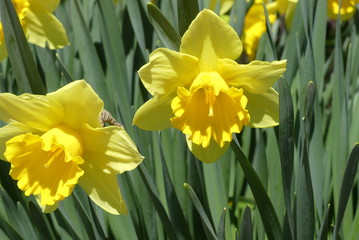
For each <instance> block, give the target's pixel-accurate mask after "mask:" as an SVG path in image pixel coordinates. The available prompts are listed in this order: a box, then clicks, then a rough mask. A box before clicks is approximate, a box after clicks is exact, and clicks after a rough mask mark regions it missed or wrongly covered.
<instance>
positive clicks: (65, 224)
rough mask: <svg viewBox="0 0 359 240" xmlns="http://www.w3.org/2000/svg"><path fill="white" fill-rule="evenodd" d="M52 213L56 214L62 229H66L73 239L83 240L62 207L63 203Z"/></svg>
mask: <svg viewBox="0 0 359 240" xmlns="http://www.w3.org/2000/svg"><path fill="white" fill-rule="evenodd" d="M52 214H54V216H55V219H56V221H57V224H58V225H59V227H60V228H61V229H63V230H64V231H66V232H67V234H68V235H69V236H71V239H74V240H81V238H80V237H79V235H78V233H77V232H76V231H75V229H74V226H73V225H72V224H71V221H70V219H69V218H68V217H67V216H66V214H65V213H64V210H63V209H62V208H61V205H60V207H59V208H58V209H57V210H56V211H55V212H53V213H52Z"/></svg>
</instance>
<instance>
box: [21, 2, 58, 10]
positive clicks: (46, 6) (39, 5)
mask: <svg viewBox="0 0 359 240" xmlns="http://www.w3.org/2000/svg"><path fill="white" fill-rule="evenodd" d="M28 2H29V3H30V7H31V9H36V10H41V11H47V12H54V11H55V10H56V8H57V6H58V5H59V4H60V0H28Z"/></svg>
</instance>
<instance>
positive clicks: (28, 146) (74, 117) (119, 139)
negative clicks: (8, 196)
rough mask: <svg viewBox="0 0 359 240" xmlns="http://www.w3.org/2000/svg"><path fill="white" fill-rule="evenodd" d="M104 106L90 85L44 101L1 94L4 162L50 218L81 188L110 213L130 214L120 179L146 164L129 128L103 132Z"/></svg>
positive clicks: (67, 88)
mask: <svg viewBox="0 0 359 240" xmlns="http://www.w3.org/2000/svg"><path fill="white" fill-rule="evenodd" d="M102 110H103V102H102V100H101V99H100V98H99V97H98V96H97V94H96V93H95V92H94V91H93V89H92V88H91V87H90V85H88V84H87V83H86V82H85V81H84V80H78V81H75V82H72V83H70V84H68V85H66V86H65V87H63V88H61V89H59V90H57V91H55V92H52V93H49V94H47V95H46V96H43V95H32V94H23V95H20V96H15V95H13V94H10V93H1V94H0V119H1V120H2V121H5V122H7V123H8V125H6V126H4V127H3V128H0V158H1V159H4V160H6V161H8V162H9V163H10V164H11V169H10V176H11V177H12V178H13V179H15V180H17V181H18V182H17V185H18V187H19V188H20V189H21V190H22V191H24V192H25V195H26V196H29V195H31V194H33V195H35V196H36V199H37V201H38V203H39V204H40V206H41V207H42V209H43V211H44V212H50V211H53V210H55V209H56V208H57V206H58V203H59V201H61V200H63V199H65V198H66V197H68V196H69V195H70V194H71V192H72V190H73V188H74V187H75V186H76V184H79V185H80V186H81V188H83V189H84V191H85V192H86V193H87V194H88V195H89V196H90V198H91V199H92V200H93V201H94V202H95V203H96V204H97V205H99V206H100V207H102V208H103V209H104V210H106V211H108V212H110V213H112V214H126V213H127V209H126V205H125V202H124V200H123V198H122V196H121V193H120V191H119V187H118V182H117V176H116V174H117V173H123V172H125V171H129V170H132V169H134V168H136V167H137V165H138V164H139V163H141V161H142V160H143V157H142V156H141V155H140V154H139V152H138V151H137V148H136V146H135V144H134V143H133V142H132V140H131V138H130V137H129V136H128V135H127V133H126V132H125V130H124V129H123V127H119V126H107V127H103V126H102V124H101V121H100V113H101V111H102Z"/></svg>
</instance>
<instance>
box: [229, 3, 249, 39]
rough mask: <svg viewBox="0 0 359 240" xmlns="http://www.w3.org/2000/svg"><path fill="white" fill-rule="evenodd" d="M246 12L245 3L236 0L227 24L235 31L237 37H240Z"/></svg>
mask: <svg viewBox="0 0 359 240" xmlns="http://www.w3.org/2000/svg"><path fill="white" fill-rule="evenodd" d="M246 11H247V1H246V0H237V1H234V3H233V6H232V9H231V12H230V17H231V18H230V20H229V23H230V25H231V26H232V27H233V29H234V30H236V32H237V34H238V36H242V33H243V28H244V18H245V16H246Z"/></svg>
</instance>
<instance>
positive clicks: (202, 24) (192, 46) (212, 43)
mask: <svg viewBox="0 0 359 240" xmlns="http://www.w3.org/2000/svg"><path fill="white" fill-rule="evenodd" d="M180 52H182V53H187V54H189V55H192V56H195V57H197V58H198V59H199V66H200V71H201V72H203V71H206V72H211V71H216V69H217V59H219V58H229V59H232V60H235V59H237V58H238V57H239V56H240V55H241V52H242V43H241V40H240V39H239V37H238V35H237V33H236V31H235V30H234V29H233V28H232V27H231V26H230V25H229V24H228V23H226V22H225V21H224V20H222V19H221V18H220V17H218V16H217V15H216V14H215V13H214V12H212V11H211V10H207V9H205V10H203V11H202V12H200V13H199V14H198V15H197V17H196V18H195V19H194V20H193V22H192V23H191V25H190V26H189V28H188V30H187V31H186V32H185V33H184V35H183V37H182V43H181V47H180Z"/></svg>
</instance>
